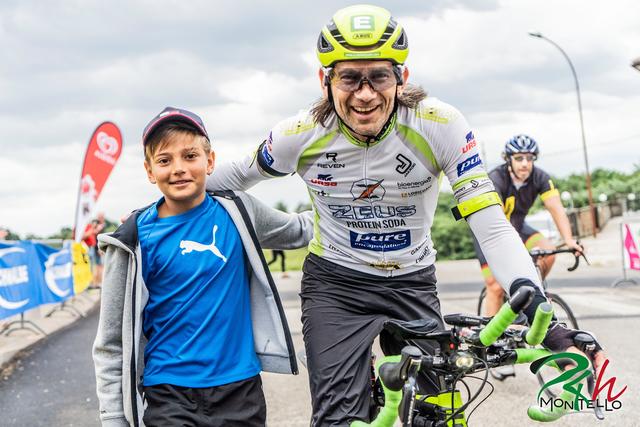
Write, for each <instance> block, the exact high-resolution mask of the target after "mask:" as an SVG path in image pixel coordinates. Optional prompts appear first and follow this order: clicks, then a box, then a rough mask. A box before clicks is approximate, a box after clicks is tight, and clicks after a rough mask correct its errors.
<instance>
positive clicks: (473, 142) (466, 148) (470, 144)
mask: <svg viewBox="0 0 640 427" xmlns="http://www.w3.org/2000/svg"><path fill="white" fill-rule="evenodd" d="M465 138H466V139H467V145H465V146H464V147H462V154H465V153H466V152H467V151H469V150H471V149H472V148H473V147H475V146H476V139H475V137H474V136H473V132H469V133H468V134H467V136H466V137H465Z"/></svg>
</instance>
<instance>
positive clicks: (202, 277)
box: [93, 107, 313, 426]
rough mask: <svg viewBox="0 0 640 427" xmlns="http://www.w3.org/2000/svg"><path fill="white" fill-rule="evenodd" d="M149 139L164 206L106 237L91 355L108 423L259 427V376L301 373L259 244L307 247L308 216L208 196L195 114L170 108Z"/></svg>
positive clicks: (245, 199) (210, 160) (227, 195)
mask: <svg viewBox="0 0 640 427" xmlns="http://www.w3.org/2000/svg"><path fill="white" fill-rule="evenodd" d="M142 139H143V145H144V150H145V169H146V172H147V176H148V178H149V181H150V182H151V183H153V184H156V185H157V186H158V188H159V189H160V191H161V192H162V194H163V197H161V198H160V199H159V200H158V201H157V202H156V203H154V204H152V205H150V206H148V207H146V208H144V209H141V210H138V211H135V213H134V214H133V215H131V216H130V217H129V218H128V219H127V221H125V223H124V224H122V226H120V228H119V229H118V230H116V231H115V232H114V233H113V234H110V235H103V236H101V237H100V239H99V240H100V247H101V249H102V250H104V251H105V252H106V257H105V273H104V281H103V283H104V284H103V294H102V303H101V314H100V323H99V326H98V333H97V336H96V341H95V343H94V350H93V354H94V362H95V366H96V378H97V389H98V398H99V400H100V412H101V415H100V417H101V420H102V423H103V426H105V425H107V426H111V425H114V426H116V425H118V426H120V425H122V426H128V425H134V426H138V425H146V426H165V425H166V426H170V425H171V426H172V425H193V426H200V425H202V426H263V425H264V424H265V420H266V405H265V400H264V394H263V392H262V383H261V380H260V375H259V373H260V371H261V370H262V369H264V370H268V371H272V372H282V373H294V374H295V373H297V365H296V361H295V356H294V355H295V352H294V349H293V345H292V340H291V336H290V334H289V329H288V326H287V322H286V318H285V317H284V311H283V309H282V306H281V304H280V299H279V297H278V294H277V290H276V288H275V285H274V283H273V279H272V278H271V276H270V274H269V271H268V269H267V267H266V262H265V260H264V257H263V256H262V251H261V244H263V245H264V246H265V247H269V248H279V249H280V248H281V249H289V248H295V247H301V246H304V245H306V244H307V242H308V241H309V240H310V238H311V235H312V233H313V230H312V228H313V227H312V221H311V218H310V216H309V215H308V214H286V213H283V212H279V211H276V210H274V209H270V208H268V207H266V206H265V205H263V204H261V203H260V202H258V201H257V200H256V199H254V198H252V197H250V196H248V195H246V194H243V193H239V194H235V193H233V192H220V193H215V194H213V193H212V194H208V193H206V191H205V181H206V177H207V175H209V174H211V173H212V172H213V169H214V160H215V155H214V153H213V152H212V151H211V145H210V140H209V136H208V134H207V131H206V129H205V127H204V124H203V122H202V120H201V119H200V118H199V117H198V116H197V115H195V114H193V113H191V112H189V111H186V110H181V109H177V108H172V107H167V108H166V109H165V110H163V111H162V112H161V113H160V114H159V115H158V116H156V117H155V118H154V119H153V120H152V121H151V122H150V123H149V124H148V125H147V127H146V128H145V130H144V133H143V138H142ZM254 225H255V228H254ZM140 374H142V379H141V380H140V378H139V377H140ZM141 391H142V392H143V394H144V401H143V400H142V397H141ZM145 405H146V408H145Z"/></svg>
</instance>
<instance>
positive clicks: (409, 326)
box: [383, 318, 442, 340]
mask: <svg viewBox="0 0 640 427" xmlns="http://www.w3.org/2000/svg"><path fill="white" fill-rule="evenodd" d="M383 329H384V330H385V331H387V332H389V333H390V334H391V335H393V336H394V337H396V338H399V339H401V340H405V339H416V338H432V339H433V338H434V337H433V333H434V332H436V331H437V332H440V331H442V328H441V327H440V324H439V323H438V321H436V320H434V319H429V318H427V319H416V320H411V321H405V320H398V319H391V320H387V321H386V322H384V325H383Z"/></svg>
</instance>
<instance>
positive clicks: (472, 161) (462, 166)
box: [457, 154, 482, 176]
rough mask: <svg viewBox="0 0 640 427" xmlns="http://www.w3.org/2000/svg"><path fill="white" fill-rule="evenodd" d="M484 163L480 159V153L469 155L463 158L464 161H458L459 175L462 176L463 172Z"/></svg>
mask: <svg viewBox="0 0 640 427" xmlns="http://www.w3.org/2000/svg"><path fill="white" fill-rule="evenodd" d="M480 164H482V161H481V160H480V155H479V154H474V155H473V156H471V157H469V158H468V159H465V160H463V161H462V162H460V163H458V166H457V168H458V176H461V175H462V174H463V173H465V172H467V171H469V170H471V169H473V168H475V167H476V166H478V165H480Z"/></svg>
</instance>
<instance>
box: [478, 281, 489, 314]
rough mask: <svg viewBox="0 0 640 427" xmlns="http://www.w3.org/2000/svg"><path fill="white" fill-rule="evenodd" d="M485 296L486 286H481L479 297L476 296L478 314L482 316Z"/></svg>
mask: <svg viewBox="0 0 640 427" xmlns="http://www.w3.org/2000/svg"><path fill="white" fill-rule="evenodd" d="M486 296H487V288H486V287H484V286H483V287H482V290H481V291H480V297H479V298H478V312H477V314H478V316H484V300H485V299H486Z"/></svg>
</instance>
